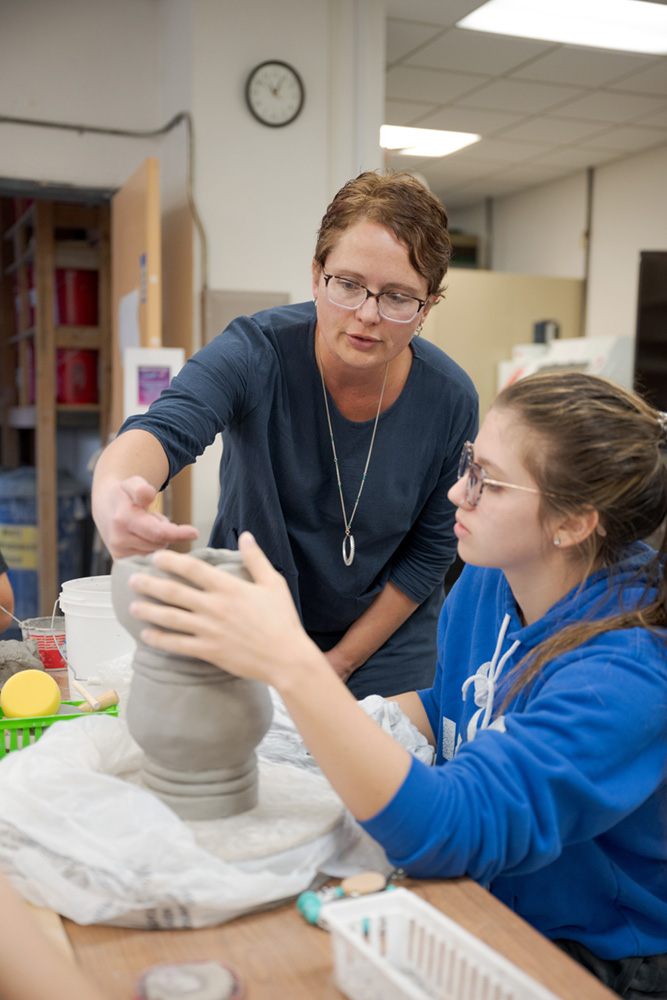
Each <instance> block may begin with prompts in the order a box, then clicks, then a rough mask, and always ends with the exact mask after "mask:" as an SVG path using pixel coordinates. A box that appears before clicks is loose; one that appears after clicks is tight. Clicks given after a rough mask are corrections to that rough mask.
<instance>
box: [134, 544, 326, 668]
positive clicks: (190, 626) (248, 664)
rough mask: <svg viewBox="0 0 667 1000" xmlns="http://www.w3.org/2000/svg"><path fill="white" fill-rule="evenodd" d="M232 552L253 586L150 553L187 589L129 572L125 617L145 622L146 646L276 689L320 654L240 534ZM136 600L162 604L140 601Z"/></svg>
mask: <svg viewBox="0 0 667 1000" xmlns="http://www.w3.org/2000/svg"><path fill="white" fill-rule="evenodd" d="M239 551H240V552H241V555H242V556H243V560H244V562H245V565H246V567H247V569H248V571H249V573H250V575H251V577H252V579H253V581H254V582H253V583H249V582H248V581H246V580H241V579H239V578H238V577H237V576H235V575H234V574H232V573H221V572H220V571H219V570H218V569H216V568H215V567H213V566H211V565H209V564H208V563H206V562H204V561H203V560H201V559H195V558H193V557H192V556H187V555H182V554H181V553H178V552H170V551H166V550H164V551H160V552H155V553H154V554H153V557H152V562H153V564H154V565H155V566H156V567H157V568H158V569H160V570H163V571H164V572H166V573H172V574H176V575H178V576H180V577H182V578H183V579H184V580H187V581H188V582H189V584H190V586H188V584H182V583H179V582H177V581H174V580H170V579H162V578H160V577H155V576H150V575H148V574H145V573H134V574H133V575H132V576H131V577H130V580H129V583H130V586H131V587H132V589H133V590H134V591H135V592H136V594H137V599H136V600H134V601H133V602H132V604H131V605H130V613H131V614H132V615H133V616H134V617H135V618H138V619H140V620H141V621H143V622H146V623H147V625H146V627H145V628H143V629H142V631H141V639H142V641H144V642H145V643H147V644H148V645H149V646H154V647H155V648H156V649H161V650H165V651H167V652H170V653H174V654H176V655H178V656H194V657H197V658H198V659H200V660H206V661H207V662H208V663H213V664H215V665H216V666H218V667H221V668H222V669H224V670H228V671H229V672H230V673H233V674H237V675H238V676H240V677H249V678H252V679H254V680H261V681H264V682H266V683H268V684H274V685H276V682H277V681H278V680H279V679H280V677H281V675H283V674H285V673H287V672H289V671H290V669H291V667H292V666H293V665H295V664H296V663H298V662H301V663H303V662H304V660H308V659H310V658H312V657H315V658H319V659H321V658H322V654H321V653H320V651H319V650H318V649H317V647H316V646H315V644H314V643H313V642H312V640H311V639H309V638H308V636H307V635H306V633H305V632H304V630H303V627H302V625H301V622H300V620H299V616H298V614H297V611H296V608H295V607H294V602H293V601H292V597H291V594H290V592H289V588H288V586H287V583H286V582H285V580H284V578H283V577H282V576H281V575H280V574H279V573H278V572H276V570H274V568H273V567H272V565H271V563H270V562H269V560H268V559H267V558H266V556H265V555H264V553H263V552H262V550H261V549H260V548H259V546H258V545H257V542H256V541H255V539H254V538H253V536H252V535H251V534H250V533H249V532H244V533H243V534H242V535H241V536H240V538H239ZM142 595H143V596H146V597H150V598H154V599H155V600H158V601H161V602H162V604H154V603H152V602H150V601H142V600H141V596H142ZM152 626H157V627H155V628H154V627H152ZM163 629H171V630H175V631H170V632H165V631H163ZM177 633H178V634H177Z"/></svg>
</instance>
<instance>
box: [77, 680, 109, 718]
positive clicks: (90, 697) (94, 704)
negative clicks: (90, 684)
mask: <svg viewBox="0 0 667 1000" xmlns="http://www.w3.org/2000/svg"><path fill="white" fill-rule="evenodd" d="M69 683H70V687H73V688H74V690H75V691H78V692H79V694H80V695H81V697H82V698H85V699H86V701H87V702H88V704H89V705H90V708H91V711H93V712H99V710H100V708H101V707H102V706H101V705H100V703H99V700H98V699H97V698H96V697H95V695H94V694H91V693H90V691H88V690H87V689H86V688H85V687H84V686H83V684H82V683H81V682H80V681H75V680H74V678H73V677H71V678H70V682H69Z"/></svg>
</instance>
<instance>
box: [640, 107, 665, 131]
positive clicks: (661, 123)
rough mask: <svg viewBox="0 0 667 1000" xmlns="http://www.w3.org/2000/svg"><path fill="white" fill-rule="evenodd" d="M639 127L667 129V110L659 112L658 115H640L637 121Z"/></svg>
mask: <svg viewBox="0 0 667 1000" xmlns="http://www.w3.org/2000/svg"><path fill="white" fill-rule="evenodd" d="M636 122H637V124H638V125H648V126H650V127H653V126H654V125H655V127H656V128H667V108H665V110H664V111H659V112H658V113H657V115H640V116H639V118H637V119H636Z"/></svg>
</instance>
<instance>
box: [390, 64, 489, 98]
mask: <svg viewBox="0 0 667 1000" xmlns="http://www.w3.org/2000/svg"><path fill="white" fill-rule="evenodd" d="M487 79H488V77H486V76H481V75H479V74H476V73H446V72H444V71H439V70H435V69H412V68H410V67H407V66H396V67H395V68H394V69H390V70H389V72H388V73H387V97H388V98H390V99H393V100H401V98H407V99H409V100H413V101H430V102H431V103H437V104H446V103H448V102H449V101H454V100H456V98H457V97H459V96H460V95H461V94H465V93H467V92H468V91H469V90H472V89H473V88H474V87H478V86H479V84H480V83H485V82H486V80H487Z"/></svg>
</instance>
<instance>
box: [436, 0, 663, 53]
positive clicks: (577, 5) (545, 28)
mask: <svg viewBox="0 0 667 1000" xmlns="http://www.w3.org/2000/svg"><path fill="white" fill-rule="evenodd" d="M456 27H457V28H471V29H472V30H474V31H489V32H491V33H493V34H498V35H517V36H518V37H519V38H538V39H540V40H543V41H548V42H564V43H566V44H569V45H587V46H589V47H591V48H600V49H619V50H621V51H624V52H649V53H653V54H656V55H658V54H664V53H667V6H665V5H664V4H660V3H647V2H646V0H556V2H554V0H488V3H485V4H482V6H481V7H478V8H477V10H474V11H473V12H472V13H471V14H468V15H467V17H464V18H463V19H462V20H461V21H458V22H457V25H456Z"/></svg>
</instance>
